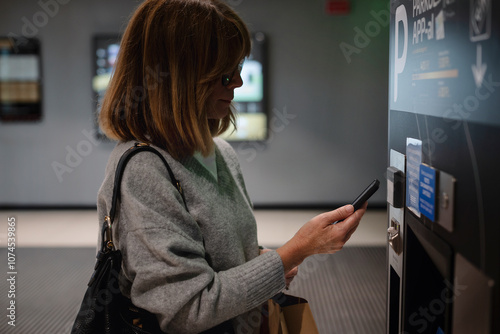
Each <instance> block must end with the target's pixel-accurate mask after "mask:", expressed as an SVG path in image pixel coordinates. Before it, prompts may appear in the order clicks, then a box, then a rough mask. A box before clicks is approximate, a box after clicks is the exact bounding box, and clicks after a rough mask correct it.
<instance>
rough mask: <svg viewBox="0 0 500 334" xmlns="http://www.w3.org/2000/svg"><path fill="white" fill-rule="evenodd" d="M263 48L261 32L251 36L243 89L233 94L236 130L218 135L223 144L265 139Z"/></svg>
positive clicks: (264, 48) (266, 130)
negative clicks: (220, 136) (250, 49)
mask: <svg viewBox="0 0 500 334" xmlns="http://www.w3.org/2000/svg"><path fill="white" fill-rule="evenodd" d="M266 45H267V39H266V36H265V35H264V34H263V33H262V32H257V33H254V34H253V35H252V53H251V54H250V56H249V57H248V59H246V60H245V63H244V64H243V68H242V70H241V78H242V79H243V86H241V87H240V88H237V89H235V91H234V102H233V103H234V104H235V107H236V110H237V115H236V116H237V117H236V127H237V130H236V131H234V128H230V129H228V131H226V132H225V133H224V134H223V135H222V137H223V138H225V139H227V140H239V141H245V140H265V139H266V138H267V136H268V113H267V109H266V100H265V98H266V93H265V92H266V91H265V89H266V86H265V83H266V79H267V78H266V76H267V72H266V49H267V48H266Z"/></svg>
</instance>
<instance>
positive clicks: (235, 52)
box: [99, 0, 251, 159]
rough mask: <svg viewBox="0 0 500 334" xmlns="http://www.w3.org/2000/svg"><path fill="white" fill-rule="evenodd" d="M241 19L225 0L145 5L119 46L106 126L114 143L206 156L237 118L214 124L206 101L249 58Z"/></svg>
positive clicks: (103, 115) (149, 0)
mask: <svg viewBox="0 0 500 334" xmlns="http://www.w3.org/2000/svg"><path fill="white" fill-rule="evenodd" d="M250 48H251V45H250V36H249V32H248V29H247V27H246V26H245V24H244V23H243V21H242V20H241V19H240V18H239V17H238V15H237V14H236V13H235V12H234V11H233V10H232V9H231V8H230V7H228V6H227V5H226V4H225V3H223V2H222V1H219V0H146V1H144V3H142V4H141V5H140V6H139V7H138V8H137V10H136V11H135V13H134V14H133V16H132V18H131V20H130V22H129V24H128V26H127V29H126V30H125V32H124V34H123V37H122V41H121V44H120V51H119V54H118V58H117V61H116V65H115V69H114V74H113V76H112V78H111V81H110V84H109V87H108V90H107V91H106V95H105V97H104V100H103V103H102V107H101V112H100V115H99V123H100V126H101V129H102V130H103V131H104V133H105V134H106V135H107V136H108V137H109V138H111V139H115V140H121V141H128V140H137V141H141V142H146V143H150V144H154V145H157V146H159V147H162V148H164V149H166V150H167V151H168V152H169V153H170V155H172V156H173V157H174V158H175V159H179V158H182V157H184V156H188V155H192V154H193V153H194V151H196V150H198V151H201V153H203V154H204V155H207V154H208V153H209V152H210V151H211V149H212V146H213V141H212V137H213V136H216V135H219V134H221V133H222V132H224V131H225V130H227V128H228V127H229V125H230V124H231V123H233V124H234V114H233V111H232V110H231V111H230V112H229V114H228V115H227V116H226V117H224V118H223V119H221V120H217V119H208V117H207V112H209V110H208V108H209V106H208V103H207V100H208V98H209V96H210V94H211V93H212V91H213V88H214V84H216V83H217V82H219V81H220V80H221V76H222V75H223V74H224V73H227V72H228V71H230V70H231V69H234V68H236V66H237V64H238V63H239V62H240V61H241V60H242V59H243V58H245V57H247V56H248V55H249V53H250Z"/></svg>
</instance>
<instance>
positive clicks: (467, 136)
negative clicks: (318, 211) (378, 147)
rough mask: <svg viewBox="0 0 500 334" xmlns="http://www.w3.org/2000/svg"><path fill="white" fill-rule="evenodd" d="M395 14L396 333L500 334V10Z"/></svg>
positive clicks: (471, 7) (450, 1) (440, 1)
mask: <svg viewBox="0 0 500 334" xmlns="http://www.w3.org/2000/svg"><path fill="white" fill-rule="evenodd" d="M389 10H390V13H391V27H390V73H389V75H390V80H389V81H390V85H389V91H390V92H389V150H388V168H387V180H386V182H387V203H388V224H387V243H388V251H387V259H388V261H387V262H388V270H387V275H388V276H387V277H388V288H387V294H388V295H387V333H389V334H396V333H432V334H440V333H455V334H461V333H464V334H465V333H467V334H470V333H500V289H499V287H500V210H499V209H500V2H494V1H493V0H431V1H427V0H425V1H424V0H392V1H391V3H390V7H389Z"/></svg>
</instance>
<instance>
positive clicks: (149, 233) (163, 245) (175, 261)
mask: <svg viewBox="0 0 500 334" xmlns="http://www.w3.org/2000/svg"><path fill="white" fill-rule="evenodd" d="M215 143H216V149H215V154H216V164H217V179H216V178H214V176H213V175H212V174H211V173H210V172H209V171H208V170H206V169H205V167H203V166H202V165H201V164H200V163H199V162H198V160H196V159H195V158H193V157H190V158H186V159H183V160H182V161H180V162H179V161H176V160H174V159H172V157H171V156H170V155H168V153H166V152H165V151H162V150H160V152H162V154H163V156H164V157H165V159H166V160H167V161H168V163H169V164H170V167H171V168H172V170H173V172H174V175H175V177H176V178H177V179H178V180H179V181H180V182H181V185H182V188H183V190H184V194H185V198H186V202H187V206H188V209H189V212H187V211H186V210H185V208H184V205H183V202H182V198H181V196H180V194H179V193H178V191H177V190H176V189H175V187H173V186H172V184H171V182H170V180H169V177H168V174H167V171H166V168H165V166H164V165H163V163H162V161H161V160H160V159H159V158H158V157H157V156H156V155H154V154H153V153H150V152H141V153H139V154H137V155H135V156H134V157H133V158H132V159H131V160H130V161H129V163H128V164H127V167H126V169H125V172H124V176H123V181H122V188H121V203H120V208H119V212H118V215H117V219H116V220H115V223H116V225H117V226H116V227H115V242H116V245H117V248H118V249H120V250H121V252H122V255H123V265H122V273H121V277H120V288H121V290H122V292H123V294H124V295H126V296H128V297H130V298H131V299H132V301H133V303H134V304H135V305H136V306H138V307H141V308H144V309H146V310H148V311H150V312H152V313H154V314H156V315H157V318H158V320H159V323H160V326H161V328H162V330H163V331H165V332H167V333H177V334H178V333H199V332H201V331H203V330H206V329H208V328H211V327H213V326H215V325H217V324H219V323H221V322H224V321H226V320H229V319H233V320H232V322H233V327H234V329H235V330H236V332H237V333H254V332H258V331H257V330H256V329H255V327H256V324H257V323H258V321H259V319H260V312H259V310H260V309H259V307H260V305H261V304H262V303H264V302H265V301H266V300H267V299H269V298H270V297H272V296H273V295H274V294H276V293H278V292H279V291H281V290H282V289H283V288H284V287H285V279H284V273H283V264H282V262H281V258H280V257H279V255H278V254H277V253H276V252H274V251H273V252H268V253H265V254H264V255H260V256H259V248H258V244H257V230H256V223H255V218H254V216H253V212H252V206H251V202H250V200H249V198H248V194H247V192H246V189H245V184H244V182H243V177H242V175H241V171H240V167H239V163H238V160H237V156H236V154H235V152H234V151H233V149H232V148H231V146H230V145H229V144H227V143H226V142H225V141H223V140H221V139H215ZM131 146H133V143H132V142H128V143H119V144H118V145H117V146H116V147H115V149H114V150H113V152H112V153H111V156H110V159H109V162H108V165H107V167H106V175H105V179H104V182H103V184H102V186H101V188H100V190H99V194H98V203H97V206H98V214H99V220H100V221H103V218H104V216H105V215H106V214H108V211H109V209H110V203H111V197H112V196H111V194H112V191H113V180H114V173H115V169H116V165H117V163H118V160H119V159H120V157H121V155H122V154H123V153H124V152H125V150H127V149H128V148H130V147H131Z"/></svg>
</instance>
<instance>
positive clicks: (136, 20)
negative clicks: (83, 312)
mask: <svg viewBox="0 0 500 334" xmlns="http://www.w3.org/2000/svg"><path fill="white" fill-rule="evenodd" d="M249 53H250V38H249V33H248V30H247V28H246V26H245V24H244V23H243V22H242V20H241V19H240V18H239V17H238V16H237V15H236V14H235V13H234V11H233V10H231V9H230V8H229V7H228V6H227V5H226V4H224V3H223V2H222V1H219V0H146V1H145V2H144V3H143V4H142V5H140V6H139V8H138V9H137V10H136V12H135V14H134V15H133V17H132V18H131V20H130V23H129V25H128V27H127V29H126V31H125V33H124V36H123V38H122V43H121V47H120V54H119V56H118V59H117V63H116V68H115V73H114V75H113V77H112V80H111V83H110V87H109V89H108V91H107V93H106V96H105V99H104V101H103V105H102V111H101V114H100V124H101V127H102V129H103V131H104V132H105V133H106V134H107V136H108V137H110V138H112V139H115V140H118V141H119V143H118V145H117V146H116V147H115V149H114V150H113V152H112V153H111V156H110V159H109V162H108V165H107V167H106V175H105V179H104V182H103V184H102V186H101V189H100V190H99V195H98V212H99V217H100V218H103V217H104V216H105V215H106V214H107V213H108V211H109V208H110V201H111V194H112V190H113V179H114V172H115V169H116V165H117V162H118V160H119V158H120V156H121V155H122V154H123V153H124V151H125V150H127V149H128V148H129V147H131V146H132V145H133V143H134V142H137V141H139V142H144V143H148V144H150V145H152V146H154V147H156V148H157V149H158V150H160V152H162V154H163V156H164V157H165V159H166V160H167V161H168V163H169V164H170V167H171V168H172V170H173V173H174V175H175V177H176V178H177V179H178V180H179V181H180V182H181V184H182V187H183V192H184V195H185V199H186V204H187V209H188V210H189V211H188V210H186V208H185V207H184V203H183V199H182V197H181V195H180V194H179V192H178V191H177V190H176V188H175V187H173V186H172V184H171V183H170V180H169V178H168V174H167V172H166V169H165V166H164V165H163V163H162V162H161V160H160V159H159V158H158V157H157V156H155V155H154V154H152V153H149V152H143V153H140V154H138V155H136V156H134V157H133V158H132V159H131V160H130V162H129V163H128V165H127V167H126V169H125V173H124V176H123V181H122V190H121V203H120V211H119V215H118V220H117V223H118V224H117V228H115V233H116V235H115V242H116V246H117V248H118V249H120V250H121V252H122V255H123V264H122V272H121V274H120V288H121V290H122V292H123V294H124V295H126V296H128V297H130V298H131V300H132V302H133V303H134V305H136V306H138V307H140V308H143V309H145V310H147V311H149V312H152V313H153V314H155V315H156V317H157V319H158V322H159V325H160V327H161V329H162V330H163V331H164V332H166V333H199V332H202V331H205V330H208V329H210V328H212V329H213V328H215V329H213V330H212V332H218V333H224V332H225V331H226V332H231V331H233V332H235V333H258V330H259V325H260V311H259V310H260V309H259V307H260V305H262V304H263V303H264V302H265V301H267V300H268V299H269V298H271V297H272V296H274V295H275V294H277V293H278V292H280V291H281V290H282V289H284V288H285V287H286V286H287V284H289V282H290V281H291V279H292V278H293V276H294V275H295V274H296V273H297V268H296V267H297V266H298V265H299V264H300V263H301V262H302V261H303V260H304V259H305V258H306V257H308V256H310V255H313V254H319V253H334V252H336V251H338V250H340V249H341V248H342V246H343V244H344V243H345V242H346V241H347V240H348V239H349V237H350V236H351V234H352V233H353V232H354V231H355V229H356V227H357V226H358V223H359V220H360V219H361V217H362V215H363V214H364V211H365V208H366V207H364V208H363V209H360V210H358V211H357V212H355V213H353V207H352V206H351V205H347V206H344V207H342V208H340V209H337V210H335V211H332V212H327V213H324V214H321V215H319V216H317V217H315V218H313V219H312V220H311V221H310V222H308V223H307V224H305V225H304V226H303V227H302V228H301V229H300V230H299V231H298V233H297V234H296V235H295V236H294V237H293V238H292V239H291V240H290V241H289V242H288V243H286V244H285V245H284V246H282V247H281V248H279V249H278V250H276V251H269V250H266V251H262V250H260V249H259V246H258V243H257V233H256V223H255V219H254V216H253V212H252V205H251V202H250V199H249V197H248V194H247V192H246V189H245V184H244V181H243V177H242V175H241V171H240V167H239V163H238V161H237V157H236V154H235V152H234V151H233V150H232V148H231V146H230V145H228V144H227V143H226V142H224V141H223V140H221V139H217V138H215V137H216V136H217V135H219V134H221V133H222V132H223V131H225V130H226V129H227V128H228V126H229V125H230V124H231V123H232V122H233V121H234V116H233V111H232V106H231V101H232V99H233V96H234V95H233V94H234V89H236V88H238V87H240V86H241V85H242V84H243V83H242V79H241V77H240V70H241V62H242V60H243V59H244V58H245V57H246V56H248V55H249ZM340 219H345V220H344V221H343V222H342V223H340V224H337V225H331V223H332V222H335V221H337V220H340ZM221 324H222V325H221ZM217 326H218V327H217ZM221 326H222V327H221ZM222 328H224V329H222Z"/></svg>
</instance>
